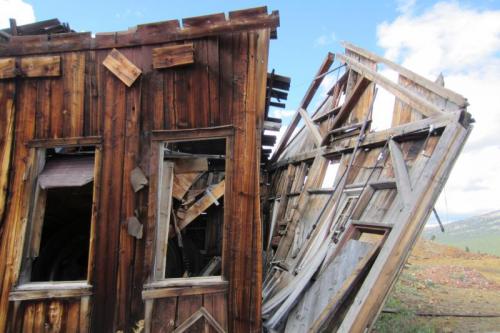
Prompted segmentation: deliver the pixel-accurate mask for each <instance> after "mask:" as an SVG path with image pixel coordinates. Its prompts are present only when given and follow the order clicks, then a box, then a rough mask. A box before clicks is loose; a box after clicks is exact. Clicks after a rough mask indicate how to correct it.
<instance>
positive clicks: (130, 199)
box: [116, 51, 142, 329]
mask: <svg viewBox="0 0 500 333" xmlns="http://www.w3.org/2000/svg"><path fill="white" fill-rule="evenodd" d="M123 53H124V55H125V56H126V57H127V58H128V59H130V61H132V62H134V63H135V64H139V59H138V57H137V52H131V51H129V52H125V51H124V52H123ZM141 82H142V78H139V79H138V81H136V83H135V84H134V86H133V87H131V88H128V89H127V90H126V105H125V110H124V112H125V133H124V141H125V143H124V144H125V146H124V153H125V154H124V160H123V166H122V167H123V181H122V182H123V186H122V198H121V215H120V247H119V249H120V250H119V253H120V255H119V258H118V283H117V286H118V287H117V289H118V292H117V294H118V300H117V309H116V313H117V325H118V328H121V329H126V328H127V327H128V325H131V323H133V320H132V319H131V317H130V306H131V301H132V288H133V285H132V282H133V272H132V268H133V259H134V257H135V242H136V240H135V238H134V237H131V236H130V235H129V233H128V231H127V225H126V223H125V221H126V220H127V219H128V218H129V217H131V216H134V214H135V209H136V200H135V192H134V191H133V189H132V186H131V184H130V174H131V172H132V170H133V169H134V168H135V167H136V166H137V160H138V154H139V112H140V110H141V105H140V102H141V101H140V97H141V89H142V87H141Z"/></svg>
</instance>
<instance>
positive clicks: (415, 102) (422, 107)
mask: <svg viewBox="0 0 500 333" xmlns="http://www.w3.org/2000/svg"><path fill="white" fill-rule="evenodd" d="M337 57H338V58H339V59H340V60H341V61H342V62H345V63H347V64H348V65H349V66H350V68H351V69H353V70H354V71H356V72H357V73H359V74H360V75H362V76H364V77H366V78H367V79H368V80H370V81H372V82H375V83H376V84H379V85H380V86H382V87H383V88H384V89H386V90H387V91H389V92H390V93H391V94H393V95H394V96H396V97H397V98H399V99H400V100H402V101H403V102H405V103H407V104H408V105H410V106H411V107H412V108H414V109H415V110H417V111H418V112H420V113H422V114H423V115H425V116H427V117H435V116H438V115H440V114H442V113H443V112H442V110H441V109H439V108H438V107H437V106H436V105H434V104H433V103H431V102H429V101H428V100H426V99H424V98H422V97H420V96H418V95H416V94H415V93H413V92H411V91H410V90H408V89H406V88H404V87H402V86H400V85H399V84H397V83H394V82H393V81H391V80H389V79H388V78H386V77H384V76H383V75H381V74H379V73H377V72H375V71H373V70H371V69H370V68H368V67H367V66H365V65H363V64H362V63H360V62H359V61H357V60H356V59H354V58H352V57H349V56H346V55H344V54H337Z"/></svg>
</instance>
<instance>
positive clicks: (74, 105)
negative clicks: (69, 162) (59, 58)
mask: <svg viewBox="0 0 500 333" xmlns="http://www.w3.org/2000/svg"><path fill="white" fill-rule="evenodd" d="M63 85H64V88H63V89H64V98H63V124H62V125H63V136H82V135H83V119H84V107H83V104H84V96H85V93H84V89H85V54H84V53H83V52H71V53H68V54H65V55H64V61H63Z"/></svg>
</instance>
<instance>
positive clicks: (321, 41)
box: [314, 32, 337, 46]
mask: <svg viewBox="0 0 500 333" xmlns="http://www.w3.org/2000/svg"><path fill="white" fill-rule="evenodd" d="M336 40H337V36H336V35H335V33H334V32H332V33H329V34H323V35H321V36H319V37H318V38H316V39H315V40H314V46H326V45H330V44H333V43H334V42H335V41H336Z"/></svg>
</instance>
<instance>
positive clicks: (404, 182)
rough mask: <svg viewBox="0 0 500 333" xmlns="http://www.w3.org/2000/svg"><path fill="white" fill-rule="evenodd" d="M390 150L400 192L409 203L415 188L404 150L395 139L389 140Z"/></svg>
mask: <svg viewBox="0 0 500 333" xmlns="http://www.w3.org/2000/svg"><path fill="white" fill-rule="evenodd" d="M389 150H390V152H391V161H392V166H393V168H394V173H395V176H396V183H397V189H398V192H400V193H401V196H402V197H403V201H404V203H405V204H407V203H409V202H410V199H411V194H412V191H413V190H412V186H411V181H410V175H409V174H408V169H407V168H406V163H405V159H404V157H403V152H402V151H401V148H400V147H399V145H398V144H397V143H396V142H394V140H389Z"/></svg>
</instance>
